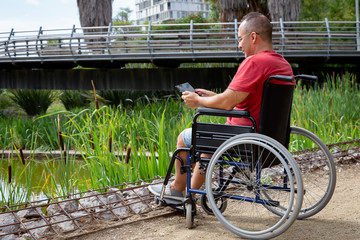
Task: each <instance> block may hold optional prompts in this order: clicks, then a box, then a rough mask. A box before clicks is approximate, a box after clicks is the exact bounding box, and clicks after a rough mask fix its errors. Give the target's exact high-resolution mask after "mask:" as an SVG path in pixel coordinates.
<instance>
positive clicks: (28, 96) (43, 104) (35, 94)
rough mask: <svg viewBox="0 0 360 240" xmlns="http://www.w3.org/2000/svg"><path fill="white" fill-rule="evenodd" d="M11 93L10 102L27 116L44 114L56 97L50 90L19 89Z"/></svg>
mask: <svg viewBox="0 0 360 240" xmlns="http://www.w3.org/2000/svg"><path fill="white" fill-rule="evenodd" d="M11 93H12V94H11V95H10V98H11V100H12V101H13V102H14V103H15V104H17V105H18V106H19V107H20V108H22V109H23V110H24V111H25V112H26V114H27V115H29V116H35V115H40V114H44V113H46V110H47V109H48V108H49V106H50V105H51V104H52V103H53V102H54V101H55V99H56V95H55V94H54V92H53V91H51V90H28V89H19V90H12V91H11Z"/></svg>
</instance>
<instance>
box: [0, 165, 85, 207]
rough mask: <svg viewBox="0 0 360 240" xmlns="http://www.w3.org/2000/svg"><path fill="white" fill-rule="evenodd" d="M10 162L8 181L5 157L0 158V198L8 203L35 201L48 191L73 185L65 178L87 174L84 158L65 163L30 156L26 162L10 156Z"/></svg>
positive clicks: (47, 194)
mask: <svg viewBox="0 0 360 240" xmlns="http://www.w3.org/2000/svg"><path fill="white" fill-rule="evenodd" d="M10 163H11V173H12V174H11V183H9V170H8V164H9V161H8V160H0V202H2V203H6V204H8V205H9V204H11V203H17V202H22V201H24V200H26V199H27V198H28V200H29V201H35V200H40V199H45V198H48V196H49V195H51V196H53V197H55V196H59V195H60V194H61V193H62V192H63V191H66V190H67V189H69V188H74V186H76V184H73V185H72V186H69V185H68V182H69V181H68V180H69V179H75V180H76V179H88V176H89V173H88V171H87V170H86V167H85V162H84V161H81V160H70V161H69V162H68V163H65V162H64V161H61V160H30V161H28V162H27V163H26V165H24V164H23V163H22V162H21V160H11V161H10ZM70 182H71V181H70ZM76 190H77V189H72V191H75V192H76ZM54 195H55V196H54ZM64 195H65V194H64Z"/></svg>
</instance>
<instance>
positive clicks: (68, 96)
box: [60, 90, 90, 111]
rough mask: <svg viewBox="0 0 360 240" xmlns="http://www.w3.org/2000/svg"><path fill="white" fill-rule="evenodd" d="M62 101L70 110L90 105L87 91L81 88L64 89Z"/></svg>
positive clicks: (61, 96)
mask: <svg viewBox="0 0 360 240" xmlns="http://www.w3.org/2000/svg"><path fill="white" fill-rule="evenodd" d="M60 101H61V102H62V104H63V105H64V106H65V108H66V110H68V111H69V110H71V109H75V108H82V107H86V108H87V107H89V105H90V101H89V100H88V98H87V93H86V91H79V90H66V91H63V93H62V94H61V95H60Z"/></svg>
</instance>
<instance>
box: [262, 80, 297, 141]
mask: <svg viewBox="0 0 360 240" xmlns="http://www.w3.org/2000/svg"><path fill="white" fill-rule="evenodd" d="M279 81H280V82H279ZM294 88H295V85H294V78H293V77H289V76H280V75H276V76H271V77H269V78H268V79H267V80H266V81H265V83H264V90H263V97H262V102H261V110H260V119H259V133H261V134H264V135H267V136H269V137H271V138H274V139H275V140H277V141H278V142H280V143H281V144H282V145H284V146H285V147H286V148H288V145H289V138H290V114H291V106H292V99H293V93H294Z"/></svg>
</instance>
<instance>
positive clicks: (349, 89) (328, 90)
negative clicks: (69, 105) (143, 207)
mask: <svg viewBox="0 0 360 240" xmlns="http://www.w3.org/2000/svg"><path fill="white" fill-rule="evenodd" d="M355 80H356V79H355V77H354V76H352V75H350V74H345V75H342V76H338V77H337V78H336V79H332V78H331V77H328V79H327V81H326V82H325V83H323V84H321V85H320V84H314V86H311V87H309V86H307V85H304V84H301V83H300V84H298V85H297V87H296V90H295V93H294V102H293V110H292V111H293V112H292V120H291V121H292V125H295V126H299V127H303V128H305V129H308V130H310V131H311V132H313V133H315V134H316V135H317V136H319V137H320V138H321V139H322V140H323V141H324V142H325V143H327V144H329V143H336V142H340V141H346V140H352V139H359V138H360V131H359V119H360V111H359V110H360V109H359V104H358V103H359V102H360V95H359V85H358V84H357V83H356V81H355ZM195 112H196V111H195V110H193V109H188V108H187V107H186V106H185V104H184V103H182V101H181V99H180V98H179V97H176V98H168V99H165V100H158V101H148V102H145V103H144V102H141V103H136V102H135V103H134V105H133V106H132V108H126V107H121V106H119V107H117V108H115V107H109V106H103V107H101V108H100V109H98V110H96V109H93V108H89V109H84V110H82V111H80V112H76V113H75V112H69V111H63V112H58V113H56V114H52V115H46V116H43V117H41V118H36V119H31V118H14V119H7V118H3V119H1V120H0V126H1V128H0V133H1V134H0V145H1V147H2V149H13V150H14V152H16V151H15V148H19V147H22V148H25V149H31V150H32V151H34V152H35V150H36V151H37V150H47V151H50V152H51V151H53V150H56V149H59V140H58V129H57V126H58V121H60V126H61V132H62V133H63V137H64V143H65V145H64V146H65V150H66V154H65V155H62V156H61V157H60V158H59V157H56V156H55V155H52V154H51V153H50V154H49V155H48V157H47V160H45V167H44V170H43V172H42V174H40V176H36V177H38V178H40V180H39V179H37V180H36V181H35V180H34V176H33V175H34V172H32V170H31V169H32V168H33V167H34V165H31V163H30V162H31V161H28V163H27V165H26V166H24V167H22V168H23V170H19V169H16V168H14V169H15V170H13V171H14V173H13V176H18V175H21V178H19V177H15V178H14V181H13V183H16V182H23V183H24V184H22V185H21V186H22V188H26V189H29V190H28V192H26V194H25V195H24V196H23V197H21V198H18V199H21V200H19V201H23V200H24V199H29V198H30V197H31V193H32V192H35V193H38V192H39V191H41V192H43V193H44V194H45V195H46V196H60V195H67V194H71V193H74V192H76V191H82V190H87V189H89V188H92V189H96V188H103V187H106V186H112V185H118V184H121V183H123V182H133V181H137V180H139V179H149V178H153V177H154V176H157V175H161V176H163V175H165V173H166V170H167V168H168V163H169V161H170V157H171V156H170V152H173V151H174V150H175V147H176V140H177V136H178V134H179V133H180V132H181V131H182V130H183V129H184V128H186V127H191V122H192V118H193V116H194V114H195ZM57 116H60V117H59V118H58V117H57ZM205 120H206V121H212V122H222V123H223V122H224V120H223V119H217V118H205ZM11 131H14V132H16V135H17V136H18V139H19V142H20V146H14V142H16V141H15V140H14V136H13V134H11ZM70 150H72V151H75V152H78V153H81V155H82V159H83V161H77V160H75V157H74V156H72V155H71V154H70V152H69V151H70ZM10 158H11V161H13V156H11V157H10ZM30 159H31V160H33V159H34V156H33V155H32V156H31V157H30ZM54 159H56V160H54ZM2 160H3V161H7V158H4V157H3V159H2ZM79 162H80V163H79ZM2 178H3V176H2ZM35 182H37V183H38V182H40V185H38V186H37V187H34V186H33V184H34V183H35ZM9 186H10V185H9ZM10 188H11V189H10ZM22 188H16V187H15V185H14V186H12V187H8V188H7V190H4V189H3V188H1V190H0V195H5V192H4V191H9V192H12V194H10V195H11V197H10V198H11V199H12V201H13V202H16V201H18V199H16V198H15V197H14V196H16V195H17V194H20V195H21V193H20V192H21V191H20V190H21V189H22ZM6 194H7V195H9V194H8V193H6Z"/></svg>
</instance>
